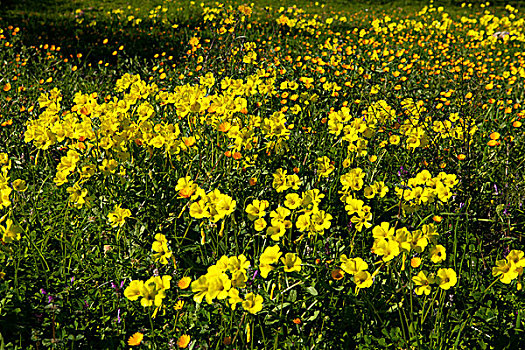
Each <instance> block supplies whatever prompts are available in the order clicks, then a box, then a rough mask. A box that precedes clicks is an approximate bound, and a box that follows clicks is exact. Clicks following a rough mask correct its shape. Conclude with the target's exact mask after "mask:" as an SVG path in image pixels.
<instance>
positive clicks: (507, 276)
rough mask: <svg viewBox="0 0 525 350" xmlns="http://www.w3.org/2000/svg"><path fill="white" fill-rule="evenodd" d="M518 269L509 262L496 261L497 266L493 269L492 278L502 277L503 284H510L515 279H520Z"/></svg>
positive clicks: (503, 260)
mask: <svg viewBox="0 0 525 350" xmlns="http://www.w3.org/2000/svg"><path fill="white" fill-rule="evenodd" d="M518 274H519V272H518V269H517V268H516V266H513V265H512V264H511V263H510V262H509V261H507V260H505V259H501V260H498V261H496V266H495V267H493V268H492V276H494V277H497V276H500V278H499V280H500V281H501V283H505V284H509V283H510V282H511V281H512V280H513V279H515V278H516V277H518Z"/></svg>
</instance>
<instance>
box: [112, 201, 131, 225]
mask: <svg viewBox="0 0 525 350" xmlns="http://www.w3.org/2000/svg"><path fill="white" fill-rule="evenodd" d="M130 216H131V211H130V210H129V209H123V208H121V207H120V205H115V208H114V209H113V211H112V212H110V213H109V214H108V219H109V222H110V223H111V227H117V226H120V227H122V226H123V225H124V223H125V221H126V218H129V217H130Z"/></svg>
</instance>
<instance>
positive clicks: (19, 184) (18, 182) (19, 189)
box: [13, 179, 27, 192]
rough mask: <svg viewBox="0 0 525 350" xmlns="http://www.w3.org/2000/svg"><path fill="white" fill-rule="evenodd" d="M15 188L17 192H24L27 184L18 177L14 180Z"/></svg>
mask: <svg viewBox="0 0 525 350" xmlns="http://www.w3.org/2000/svg"><path fill="white" fill-rule="evenodd" d="M13 189H14V190H15V191H17V192H24V191H25V190H27V184H26V182H25V181H24V180H21V179H17V180H15V181H13Z"/></svg>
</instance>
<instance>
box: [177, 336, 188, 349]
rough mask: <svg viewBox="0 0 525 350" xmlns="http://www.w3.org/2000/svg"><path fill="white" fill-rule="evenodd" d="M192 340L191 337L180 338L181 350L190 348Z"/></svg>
mask: <svg viewBox="0 0 525 350" xmlns="http://www.w3.org/2000/svg"><path fill="white" fill-rule="evenodd" d="M190 340H191V337H190V336H189V335H187V334H183V335H181V336H180V337H179V340H177V346H178V347H179V348H181V349H185V348H187V347H188V344H189V343H190Z"/></svg>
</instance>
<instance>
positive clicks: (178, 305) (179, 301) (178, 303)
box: [173, 300, 184, 310]
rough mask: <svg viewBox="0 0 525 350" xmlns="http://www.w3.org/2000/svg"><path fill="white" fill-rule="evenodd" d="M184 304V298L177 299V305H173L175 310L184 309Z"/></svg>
mask: <svg viewBox="0 0 525 350" xmlns="http://www.w3.org/2000/svg"><path fill="white" fill-rule="evenodd" d="M183 306H184V300H177V302H176V303H175V306H174V307H173V308H174V309H175V310H182V307H183Z"/></svg>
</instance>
